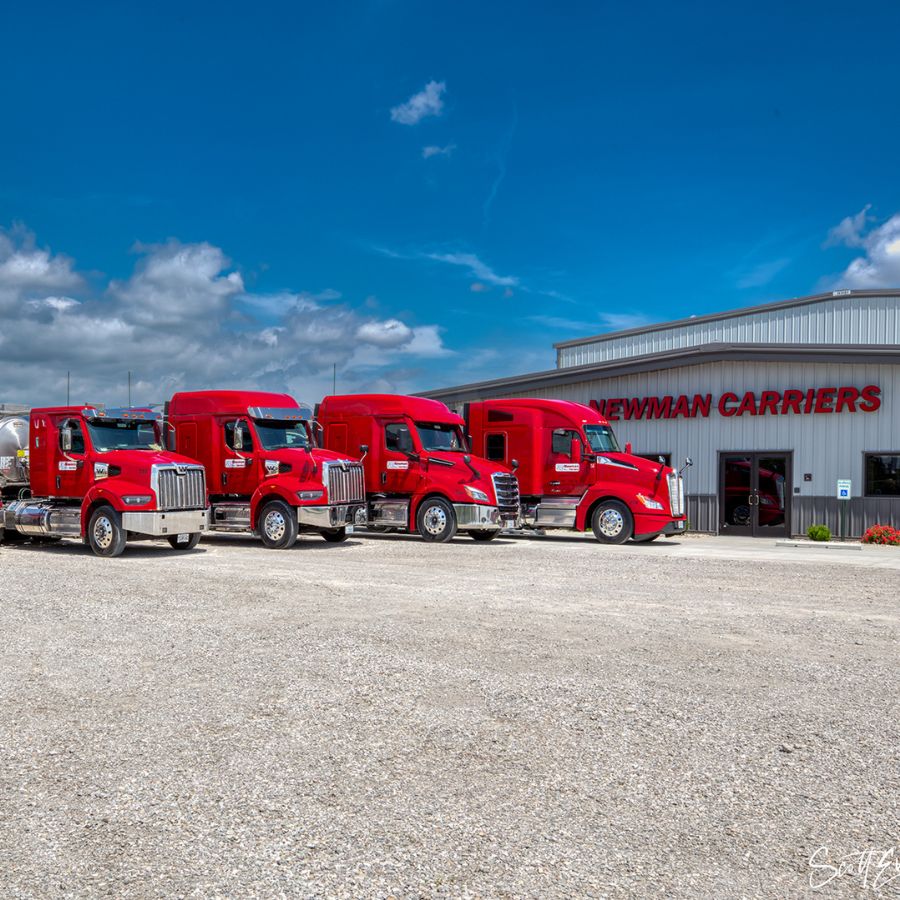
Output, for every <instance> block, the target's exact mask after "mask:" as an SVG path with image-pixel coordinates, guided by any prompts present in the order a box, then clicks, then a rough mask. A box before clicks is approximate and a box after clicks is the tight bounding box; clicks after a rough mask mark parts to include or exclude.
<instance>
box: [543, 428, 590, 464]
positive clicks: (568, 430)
mask: <svg viewBox="0 0 900 900" xmlns="http://www.w3.org/2000/svg"><path fill="white" fill-rule="evenodd" d="M560 431H562V432H564V433H565V434H568V435H571V436H570V437H568V438H566V449H565V450H556V449H555V448H554V443H555V442H556V438H557V437H558V436H559V435H558V434H557V432H560ZM575 440H577V441H578V443H579V444H580V445H581V453H582V456H583V455H584V441H582V439H581V435H580V434H579V433H578V431H577V430H576V429H574V428H565V427H560V428H551V429H550V455H551V456H565V457H567V458H568V459H572V441H575Z"/></svg>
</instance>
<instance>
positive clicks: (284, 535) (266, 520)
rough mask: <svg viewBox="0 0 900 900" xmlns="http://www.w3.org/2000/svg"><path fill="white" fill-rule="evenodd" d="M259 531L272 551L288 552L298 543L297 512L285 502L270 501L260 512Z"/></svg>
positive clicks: (264, 542) (258, 519)
mask: <svg viewBox="0 0 900 900" xmlns="http://www.w3.org/2000/svg"><path fill="white" fill-rule="evenodd" d="M256 527H257V531H258V532H259V536H260V537H261V538H262V542H263V544H264V545H265V546H266V547H268V548H269V549H270V550H287V549H289V548H290V547H293V546H294V544H295V543H296V542H297V533H298V530H299V529H298V527H297V512H296V510H295V509H294V508H293V507H292V506H288V504H287V503H285V502H284V500H270V501H269V502H268V503H266V505H265V506H264V507H263V508H262V509H261V510H260V511H259V517H258V518H257V525H256Z"/></svg>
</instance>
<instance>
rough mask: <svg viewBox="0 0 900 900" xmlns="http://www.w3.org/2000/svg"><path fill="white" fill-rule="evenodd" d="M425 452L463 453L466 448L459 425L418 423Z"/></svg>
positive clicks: (417, 427) (417, 426)
mask: <svg viewBox="0 0 900 900" xmlns="http://www.w3.org/2000/svg"><path fill="white" fill-rule="evenodd" d="M416 430H417V431H418V432H419V440H420V441H421V442H422V449H423V450H449V451H450V452H454V453H462V452H463V451H464V450H465V449H466V448H465V444H464V443H463V438H462V433H461V432H460V430H459V426H458V425H446V424H444V423H443V422H416Z"/></svg>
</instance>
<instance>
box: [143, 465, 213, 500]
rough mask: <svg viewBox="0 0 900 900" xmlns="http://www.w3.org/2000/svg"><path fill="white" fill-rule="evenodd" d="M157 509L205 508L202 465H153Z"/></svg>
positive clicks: (204, 481) (204, 475)
mask: <svg viewBox="0 0 900 900" xmlns="http://www.w3.org/2000/svg"><path fill="white" fill-rule="evenodd" d="M154 469H155V476H156V478H155V481H156V483H155V484H154V485H153V488H154V490H155V491H156V500H157V504H158V507H159V509H206V473H205V472H204V470H203V466H155V467H154Z"/></svg>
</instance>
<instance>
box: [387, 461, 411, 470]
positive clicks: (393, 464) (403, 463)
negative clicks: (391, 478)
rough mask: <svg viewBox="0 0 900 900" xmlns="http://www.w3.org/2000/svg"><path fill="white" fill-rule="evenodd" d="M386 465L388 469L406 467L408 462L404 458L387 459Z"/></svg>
mask: <svg viewBox="0 0 900 900" xmlns="http://www.w3.org/2000/svg"><path fill="white" fill-rule="evenodd" d="M387 467H388V468H389V469H408V468H409V463H408V462H407V461H406V460H405V459H389V460H388V464H387Z"/></svg>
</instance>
